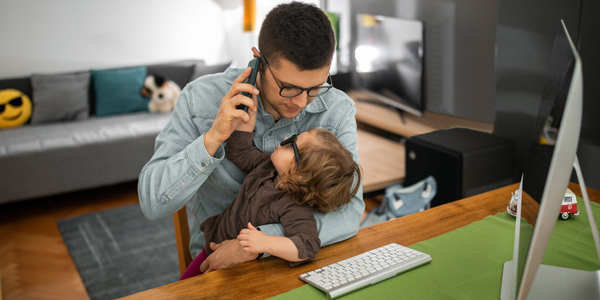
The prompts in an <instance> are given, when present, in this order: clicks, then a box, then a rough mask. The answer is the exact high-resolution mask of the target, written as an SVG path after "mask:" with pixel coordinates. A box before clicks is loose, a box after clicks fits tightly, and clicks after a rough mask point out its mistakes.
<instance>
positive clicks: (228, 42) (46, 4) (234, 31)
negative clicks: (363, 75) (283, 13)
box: [0, 0, 319, 78]
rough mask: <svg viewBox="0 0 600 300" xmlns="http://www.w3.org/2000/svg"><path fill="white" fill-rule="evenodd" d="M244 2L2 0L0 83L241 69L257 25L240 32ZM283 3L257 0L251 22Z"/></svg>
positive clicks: (0, 15)
mask: <svg viewBox="0 0 600 300" xmlns="http://www.w3.org/2000/svg"><path fill="white" fill-rule="evenodd" d="M242 2H243V1H242V0H214V1H213V0H170V1H157V0H122V1H118V0H101V1H90V0H1V1H0V78H13V77H20V76H30V75H31V74H33V73H45V74H48V73H60V72H70V71H78V70H87V69H92V68H110V67H123V66H134V65H140V64H149V63H159V62H169V61H176V60H183V59H204V60H205V61H206V63H207V64H209V65H210V64H217V63H224V62H229V61H234V62H235V64H234V66H238V67H246V66H247V64H248V60H250V59H251V57H252V52H251V51H250V49H251V47H252V46H256V45H257V40H258V32H259V30H260V26H257V28H256V30H255V32H252V33H244V32H242V19H243V7H242V5H241V4H242ZM283 2H290V1H281V0H257V1H256V3H257V24H261V23H262V21H263V20H264V17H265V15H266V14H267V13H268V12H269V11H270V10H271V9H272V8H273V7H274V6H275V5H277V4H279V3H283ZM305 2H311V3H315V4H318V2H319V1H316V0H309V1H305Z"/></svg>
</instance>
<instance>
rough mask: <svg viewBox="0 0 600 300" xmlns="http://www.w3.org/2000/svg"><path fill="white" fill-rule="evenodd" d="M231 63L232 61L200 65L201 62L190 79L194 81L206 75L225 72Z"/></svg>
mask: <svg viewBox="0 0 600 300" xmlns="http://www.w3.org/2000/svg"><path fill="white" fill-rule="evenodd" d="M230 65H231V62H228V63H224V64H219V65H211V66H207V65H200V64H199V65H196V69H195V70H194V73H193V74H192V78H191V79H190V81H194V80H195V79H196V78H198V77H202V76H204V75H209V74H215V73H223V72H225V70H227V68H229V66H230Z"/></svg>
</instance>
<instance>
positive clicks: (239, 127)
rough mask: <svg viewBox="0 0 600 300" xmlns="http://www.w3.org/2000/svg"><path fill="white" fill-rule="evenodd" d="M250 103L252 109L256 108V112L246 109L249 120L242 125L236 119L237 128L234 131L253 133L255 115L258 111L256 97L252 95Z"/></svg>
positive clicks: (241, 122)
mask: <svg viewBox="0 0 600 300" xmlns="http://www.w3.org/2000/svg"><path fill="white" fill-rule="evenodd" d="M252 101H254V107H256V108H257V109H256V111H253V110H252V109H250V108H248V116H250V120H249V121H248V122H247V123H244V122H243V121H242V119H237V120H236V121H238V122H237V123H236V125H237V126H236V127H235V130H239V131H247V132H252V131H254V126H255V125H256V114H257V111H258V100H257V97H256V95H252Z"/></svg>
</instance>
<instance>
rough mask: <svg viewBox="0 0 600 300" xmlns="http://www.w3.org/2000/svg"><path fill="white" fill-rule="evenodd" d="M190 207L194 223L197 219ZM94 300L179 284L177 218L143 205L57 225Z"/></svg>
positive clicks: (117, 209)
mask: <svg viewBox="0 0 600 300" xmlns="http://www.w3.org/2000/svg"><path fill="white" fill-rule="evenodd" d="M190 212H191V209H189V208H188V220H190V221H191V220H192V218H191V214H190ZM57 224H58V228H59V230H60V233H61V234H62V237H63V240H64V241H65V244H66V245H67V248H68V250H69V253H70V255H71V257H72V258H73V261H74V262H75V266H76V267H77V271H78V272H79V275H80V276H81V279H82V280H83V284H84V285H85V288H86V290H87V292H88V295H89V296H90V299H92V300H96V299H115V298H119V297H123V296H127V295H131V294H134V293H138V292H141V291H145V290H148V289H152V288H155V287H158V286H162V285H165V284H168V283H172V282H175V281H177V280H179V276H180V274H179V263H178V258H177V245H176V243H175V231H174V229H173V218H171V217H167V218H162V219H159V220H156V221H150V220H148V219H146V217H145V216H144V214H143V213H142V211H141V209H140V206H139V204H134V205H127V206H123V207H119V208H115V209H110V210H106V211H102V212H98V213H92V214H87V215H82V216H77V217H73V218H68V219H63V220H60V221H58V222H57Z"/></svg>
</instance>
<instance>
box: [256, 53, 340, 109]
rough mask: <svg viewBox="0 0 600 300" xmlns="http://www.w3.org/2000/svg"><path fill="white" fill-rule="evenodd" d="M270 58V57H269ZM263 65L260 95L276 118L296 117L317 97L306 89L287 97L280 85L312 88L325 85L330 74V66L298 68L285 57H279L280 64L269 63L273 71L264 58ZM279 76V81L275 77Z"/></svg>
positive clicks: (265, 105) (266, 107)
mask: <svg viewBox="0 0 600 300" xmlns="http://www.w3.org/2000/svg"><path fill="white" fill-rule="evenodd" d="M267 59H268V58H267ZM261 67H262V68H263V70H264V72H262V73H260V74H259V75H260V86H259V87H258V88H259V90H260V97H261V99H262V100H263V105H264V107H265V110H266V111H267V112H268V113H270V114H271V115H272V116H273V118H274V119H275V120H279V119H281V118H282V117H283V118H294V117H296V116H297V115H298V114H299V113H300V112H301V111H302V110H303V109H304V108H305V107H306V106H307V105H308V104H309V103H311V102H312V101H313V100H314V98H315V97H308V94H307V93H306V91H304V92H302V93H301V94H300V95H298V96H296V97H293V98H285V97H282V96H281V95H279V90H280V89H279V86H278V85H277V83H279V85H281V86H295V87H300V88H311V87H315V86H320V85H323V84H324V83H325V82H326V81H327V77H328V75H329V66H327V67H324V68H322V69H316V70H304V71H300V70H298V67H297V66H296V65H295V64H294V63H292V62H290V61H289V60H287V59H285V58H280V59H279V64H277V66H275V65H269V67H270V68H271V72H273V74H272V75H271V72H270V71H269V68H268V67H267V65H265V62H264V60H263V61H262V64H261ZM274 77H275V78H277V82H276V81H275V78H274Z"/></svg>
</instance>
